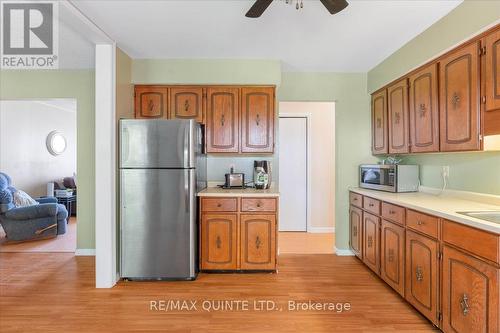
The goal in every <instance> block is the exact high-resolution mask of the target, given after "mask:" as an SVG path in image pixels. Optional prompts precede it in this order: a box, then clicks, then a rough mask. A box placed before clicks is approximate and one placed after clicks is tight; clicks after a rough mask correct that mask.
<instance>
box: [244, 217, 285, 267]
mask: <svg viewBox="0 0 500 333" xmlns="http://www.w3.org/2000/svg"><path fill="white" fill-rule="evenodd" d="M240 225H241V226H240V230H241V264H240V268H241V269H256V270H259V269H274V267H275V266H276V256H275V253H276V216H275V215H241V216H240Z"/></svg>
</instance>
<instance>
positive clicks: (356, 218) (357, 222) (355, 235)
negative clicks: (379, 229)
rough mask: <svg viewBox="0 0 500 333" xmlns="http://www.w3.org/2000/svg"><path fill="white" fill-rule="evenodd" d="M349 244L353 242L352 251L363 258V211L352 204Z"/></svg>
mask: <svg viewBox="0 0 500 333" xmlns="http://www.w3.org/2000/svg"><path fill="white" fill-rule="evenodd" d="M349 214H350V217H349V224H350V228H349V229H350V233H349V244H351V249H352V252H354V254H355V255H356V256H357V257H358V258H359V259H363V255H362V253H363V236H362V232H363V211H362V210H361V209H359V208H357V207H354V206H351V210H350V212H349Z"/></svg>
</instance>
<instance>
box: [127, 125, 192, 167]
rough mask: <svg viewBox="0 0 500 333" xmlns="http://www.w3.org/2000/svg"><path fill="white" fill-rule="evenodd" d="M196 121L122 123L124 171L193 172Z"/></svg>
mask: <svg viewBox="0 0 500 333" xmlns="http://www.w3.org/2000/svg"><path fill="white" fill-rule="evenodd" d="M198 127H199V125H198V124H196V122H195V121H194V120H160V119H156V120H148V119H122V120H120V168H193V167H194V166H195V154H196V150H197V149H198V146H197V141H198V140H197V134H198V132H197V128H198Z"/></svg>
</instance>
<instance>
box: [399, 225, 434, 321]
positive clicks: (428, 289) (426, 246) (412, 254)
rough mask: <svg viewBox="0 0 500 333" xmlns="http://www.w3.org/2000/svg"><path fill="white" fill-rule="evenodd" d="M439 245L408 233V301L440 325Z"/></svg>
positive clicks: (406, 263) (406, 281)
mask: <svg viewBox="0 0 500 333" xmlns="http://www.w3.org/2000/svg"><path fill="white" fill-rule="evenodd" d="M437 254H438V243H437V242H436V241H434V240H432V239H430V238H427V237H425V236H421V235H419V234H417V233H414V232H411V231H408V230H407V231H406V262H405V266H406V278H405V285H406V299H407V300H408V302H410V303H411V304H412V305H413V306H414V307H415V308H417V310H418V311H420V312H421V313H422V314H423V315H424V316H426V317H427V318H428V319H429V320H430V321H432V322H433V323H434V324H435V325H438V304H437V302H438V263H437Z"/></svg>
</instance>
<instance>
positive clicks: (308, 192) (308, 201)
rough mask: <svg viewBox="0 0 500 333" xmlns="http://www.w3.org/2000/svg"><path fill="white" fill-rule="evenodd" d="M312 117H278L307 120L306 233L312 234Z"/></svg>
mask: <svg viewBox="0 0 500 333" xmlns="http://www.w3.org/2000/svg"><path fill="white" fill-rule="evenodd" d="M311 117H312V114H311V112H301V113H295V112H294V113H288V112H279V115H278V118H306V178H307V179H306V183H307V185H306V196H307V199H306V206H307V207H306V219H307V223H306V232H311V230H312V229H313V227H312V226H311ZM278 129H279V126H278ZM278 144H279V143H278ZM278 160H279V155H278ZM279 165H280V167H281V163H279Z"/></svg>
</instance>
